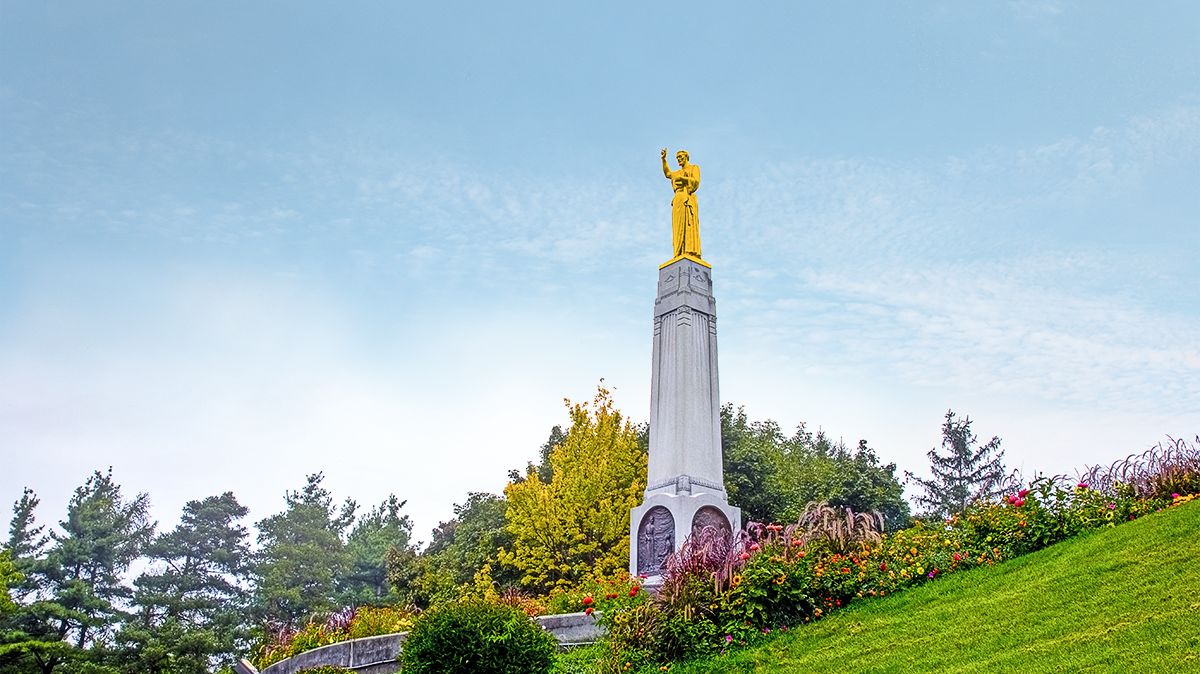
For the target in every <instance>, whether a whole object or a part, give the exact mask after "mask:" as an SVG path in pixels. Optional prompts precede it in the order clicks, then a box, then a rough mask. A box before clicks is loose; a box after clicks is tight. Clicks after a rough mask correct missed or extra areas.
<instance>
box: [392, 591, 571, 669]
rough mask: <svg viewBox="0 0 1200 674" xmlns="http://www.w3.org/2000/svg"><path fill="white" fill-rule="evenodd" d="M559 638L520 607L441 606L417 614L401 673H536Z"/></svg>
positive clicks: (547, 662) (403, 651)
mask: <svg viewBox="0 0 1200 674" xmlns="http://www.w3.org/2000/svg"><path fill="white" fill-rule="evenodd" d="M556 648H557V642H556V641H555V639H554V637H553V636H551V635H550V634H548V633H547V632H545V631H544V630H542V628H541V627H539V626H538V625H537V624H536V623H535V622H533V621H532V620H530V619H529V617H528V616H526V615H525V614H524V613H523V612H522V611H521V610H520V609H517V608H514V607H511V606H502V605H498V604H488V603H483V602H474V601H471V602H460V603H452V604H443V605H442V606H439V607H436V608H433V609H431V610H429V611H427V612H425V613H423V614H421V615H420V616H419V617H418V618H417V620H416V622H415V624H414V625H413V628H412V631H411V632H409V634H408V639H406V640H405V642H404V647H403V649H401V653H400V660H401V662H402V663H403V667H402V670H401V671H403V672H404V674H458V673H465V672H471V673H472V674H540V673H543V672H548V671H549V670H550V665H551V662H552V660H553V657H554V652H555V649H556Z"/></svg>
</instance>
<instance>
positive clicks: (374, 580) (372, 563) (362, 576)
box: [339, 494, 415, 606]
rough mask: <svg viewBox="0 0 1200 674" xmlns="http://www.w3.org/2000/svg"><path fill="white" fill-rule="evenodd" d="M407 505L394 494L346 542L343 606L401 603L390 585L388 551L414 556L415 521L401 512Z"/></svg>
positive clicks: (370, 514) (359, 523)
mask: <svg viewBox="0 0 1200 674" xmlns="http://www.w3.org/2000/svg"><path fill="white" fill-rule="evenodd" d="M406 503H407V501H401V500H399V499H397V498H396V495H395V494H391V495H389V496H388V497H387V499H386V500H384V502H383V503H380V504H379V505H378V506H376V507H375V508H373V509H372V510H371V512H369V513H367V514H366V515H365V516H363V517H362V518H360V519H359V521H358V522H357V523H356V524H355V525H354V528H353V529H352V530H351V531H350V536H349V537H348V538H347V540H346V554H347V557H348V560H349V561H348V566H347V570H346V573H345V574H344V575H343V576H342V578H341V579H340V581H339V585H340V586H341V592H342V603H343V604H346V605H350V606H357V605H362V604H368V605H369V604H387V603H396V602H397V601H399V596H398V595H397V594H395V593H394V592H392V590H391V587H390V586H389V584H388V569H387V558H388V551H389V550H395V551H397V552H394V553H392V554H393V556H395V555H396V554H401V555H404V553H406V552H407V553H409V556H413V555H414V554H415V553H414V552H413V551H412V549H411V548H412V546H411V544H410V542H409V540H410V537H411V536H412V520H411V519H410V518H409V516H408V515H401V514H400V509H401V508H403V507H404V505H405V504H406Z"/></svg>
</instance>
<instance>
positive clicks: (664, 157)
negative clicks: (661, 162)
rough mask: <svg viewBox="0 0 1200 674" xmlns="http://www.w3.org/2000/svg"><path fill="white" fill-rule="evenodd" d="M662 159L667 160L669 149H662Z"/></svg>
mask: <svg viewBox="0 0 1200 674" xmlns="http://www.w3.org/2000/svg"><path fill="white" fill-rule="evenodd" d="M662 158H663V159H666V158H667V148H665V147H664V148H663V149H662Z"/></svg>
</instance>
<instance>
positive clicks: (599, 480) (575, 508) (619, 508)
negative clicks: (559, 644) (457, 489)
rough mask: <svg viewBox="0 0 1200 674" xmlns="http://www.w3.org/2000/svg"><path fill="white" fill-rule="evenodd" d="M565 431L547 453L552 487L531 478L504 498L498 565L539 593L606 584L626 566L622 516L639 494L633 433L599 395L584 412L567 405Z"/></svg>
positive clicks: (642, 470) (642, 482) (639, 464)
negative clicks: (508, 539)
mask: <svg viewBox="0 0 1200 674" xmlns="http://www.w3.org/2000/svg"><path fill="white" fill-rule="evenodd" d="M568 409H569V411H570V415H571V428H570V429H569V430H568V431H567V434H566V437H565V438H564V439H563V441H562V442H561V443H560V444H559V445H557V446H556V447H555V448H554V449H553V450H552V451H551V452H550V457H549V458H550V467H551V470H552V480H551V481H550V482H549V483H545V482H543V481H542V480H541V477H540V476H539V475H538V474H537V473H536V472H533V473H531V474H530V475H529V476H528V477H527V478H526V479H525V480H524V481H522V482H519V483H516V482H515V483H510V484H509V485H508V486H507V487H506V488H505V490H504V494H505V496H506V498H507V501H508V507H507V509H506V511H505V518H506V520H507V525H506V528H507V530H508V532H509V533H510V534H511V535H512V536H513V542H512V545H511V547H508V548H506V549H505V550H504V551H503V552H502V553H501V554H500V561H501V562H503V563H504V564H509V565H511V566H514V567H516V568H517V569H519V570H520V571H521V572H522V578H521V582H522V584H523V585H526V586H529V587H533V588H535V589H538V590H541V591H548V590H550V589H552V588H554V587H561V586H569V585H572V584H575V583H577V582H579V581H580V580H582V579H583V578H585V577H587V576H589V575H599V576H608V575H612V574H614V573H615V572H617V571H619V570H622V569H625V568H626V567H627V565H628V562H629V510H630V509H631V508H632V507H633V506H636V505H637V504H638V503H639V502H640V501H641V497H642V492H643V490H644V489H645V487H646V452H645V451H644V449H643V446H642V445H641V443H640V442H639V439H638V430H637V428H636V427H635V426H634V425H633V424H631V423H630V422H629V421H628V420H626V419H625V418H624V417H623V416H622V415H621V413H620V412H618V411H617V410H616V409H615V407H614V406H613V402H612V398H611V397H610V396H609V393H608V391H607V390H605V389H604V388H603V387H601V388H600V389H599V390H598V391H597V393H596V397H595V398H594V400H593V401H592V403H591V404H590V405H589V404H587V403H581V404H575V405H571V404H570V403H568Z"/></svg>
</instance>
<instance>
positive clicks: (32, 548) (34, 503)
mask: <svg viewBox="0 0 1200 674" xmlns="http://www.w3.org/2000/svg"><path fill="white" fill-rule="evenodd" d="M39 503H41V500H40V499H39V498H38V496H37V494H35V493H34V492H33V490H32V489H29V488H28V487H26V488H25V490H24V492H22V494H21V498H20V499H18V500H17V502H16V503H14V504H13V517H12V520H11V521H10V522H9V525H8V542H7V543H5V545H4V549H5V550H7V551H8V554H9V557H10V560H11V562H12V564H13V567H14V568H15V569H16V571H17V572H19V573H20V574H21V575H22V580H20V581H17V583H16V584H15V585H14V586H13V587H12V588H11V590H12V592H13V595H14V597H15V598H16V599H17V600H18V601H20V600H23V599H25V598H26V597H28V596H29V595H31V594H32V593H33V592H35V591H36V590H37V580H38V579H37V576H36V575H34V574H33V573H32V572H33V571H34V567H35V566H36V565H37V563H38V560H39V559H41V557H42V554H43V553H44V551H45V548H46V542H47V540H48V538H47V537H46V535H45V533H43V532H44V531H45V529H46V527H45V526H35V525H34V522H35V518H34V510H36V509H37V507H38V504H39Z"/></svg>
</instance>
